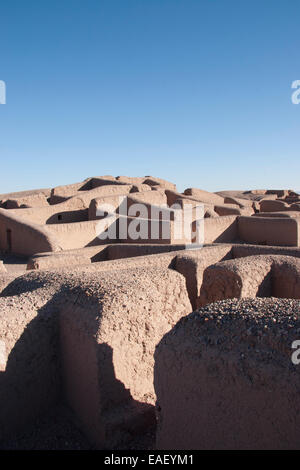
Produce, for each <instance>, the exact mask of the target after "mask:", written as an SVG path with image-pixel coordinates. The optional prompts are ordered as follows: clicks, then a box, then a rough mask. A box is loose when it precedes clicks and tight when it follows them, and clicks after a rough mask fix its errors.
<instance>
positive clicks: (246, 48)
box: [0, 0, 300, 193]
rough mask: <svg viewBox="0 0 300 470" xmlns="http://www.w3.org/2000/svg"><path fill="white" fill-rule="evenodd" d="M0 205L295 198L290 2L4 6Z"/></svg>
mask: <svg viewBox="0 0 300 470" xmlns="http://www.w3.org/2000/svg"><path fill="white" fill-rule="evenodd" d="M0 17H1V27H0V51H1V54H0V80H4V81H5V82H6V85H7V104H6V105H0V155H1V185H0V193H3V192H8V191H17V190H23V189H30V188H34V187H49V186H55V185H59V184H66V183H72V182H75V181H80V180H82V179H84V178H86V177H89V176H92V175H101V174H113V175H115V176H117V175H136V176H142V175H154V176H160V177H162V178H166V179H169V180H171V181H174V182H175V183H177V184H178V187H179V189H180V190H183V189H184V187H189V186H194V187H195V186H197V187H201V188H204V189H207V190H211V191H218V190H221V189H249V188H260V187H273V188H275V187H293V188H294V189H300V182H299V181H298V180H299V174H300V158H299V153H300V152H299V135H300V105H298V106H297V105H293V104H292V102H291V94H292V90H291V84H292V82H293V81H294V80H300V35H299V31H300V1H299V0H251V1H250V0H247V1H246V0H226V1H225V0H80V1H79V0H52V1H49V0H28V1H26V0H3V1H2V2H1V5H0Z"/></svg>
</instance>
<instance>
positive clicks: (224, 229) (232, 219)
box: [204, 215, 251, 243]
mask: <svg viewBox="0 0 300 470" xmlns="http://www.w3.org/2000/svg"><path fill="white" fill-rule="evenodd" d="M250 218H251V217H250ZM237 240H238V222H237V216H236V215H228V216H220V217H212V218H206V219H204V241H205V243H214V242H217V243H230V242H233V241H237Z"/></svg>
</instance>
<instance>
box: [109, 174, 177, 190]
mask: <svg viewBox="0 0 300 470" xmlns="http://www.w3.org/2000/svg"><path fill="white" fill-rule="evenodd" d="M116 179H117V181H120V182H123V183H127V184H147V185H148V186H151V187H157V186H160V187H162V188H165V189H171V190H174V191H176V185H175V184H173V183H170V182H169V181H167V180H164V179H162V178H156V177H153V176H142V177H131V176H117V178H116Z"/></svg>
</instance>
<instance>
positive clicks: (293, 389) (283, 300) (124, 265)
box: [0, 176, 300, 450]
mask: <svg viewBox="0 0 300 470" xmlns="http://www.w3.org/2000/svg"><path fill="white" fill-rule="evenodd" d="M120 197H126V202H127V205H126V207H127V209H126V210H127V212H126V213H125V214H124V213H121V210H120V206H118V204H119V202H120ZM137 203H140V204H143V206H144V207H145V210H146V216H145V214H144V215H143V221H144V222H145V221H146V224H148V225H149V226H150V225H151V224H152V222H153V219H152V218H151V217H152V214H153V212H152V208H153V207H155V208H157V209H158V210H159V211H160V216H159V219H158V220H157V221H156V222H157V223H158V227H159V233H160V235H159V237H158V238H156V239H153V238H151V237H141V238H139V239H135V240H133V239H131V238H130V237H127V238H126V237H125V238H124V237H123V236H122V237H121V229H120V227H121V225H120V224H121V222H124V220H125V223H126V224H128V223H129V222H132V221H133V222H134V223H135V222H138V221H139V218H140V219H141V215H137V214H135V215H133V214H132V213H131V212H130V207H132V205H133V204H137ZM103 204H108V205H113V206H114V207H116V217H115V219H114V221H113V222H112V224H114V228H115V233H116V238H115V239H101V238H100V237H99V236H98V235H99V234H98V232H97V227H98V226H99V225H98V224H99V221H100V220H102V219H103V217H104V216H103V217H102V219H101V216H99V208H101V207H102V205H103ZM174 204H177V205H178V206H179V207H181V208H182V210H183V209H184V208H185V207H186V206H187V205H189V206H191V207H196V206H197V205H201V206H202V207H203V220H202V224H203V236H204V238H203V243H202V245H201V246H199V245H197V244H195V246H193V243H191V244H188V243H187V240H186V239H185V238H184V237H183V238H182V239H177V238H176V237H175V236H174V211H173V209H172V207H173V205H174ZM0 206H1V208H0V250H1V260H2V261H1V263H0V286H1V298H0V304H1V317H0V401H1V407H0V447H1V445H2V447H3V446H5V445H4V444H3V443H5V442H11V440H12V439H16V438H17V437H16V436H19V435H22V433H24V430H26V429H29V428H30V427H31V426H33V425H34V423H35V422H36V421H37V420H38V419H40V418H41V417H43V416H46V415H48V413H49V412H50V411H51V410H56V409H57V407H59V406H64V407H66V408H67V409H68V410H69V412H70V416H71V419H72V420H74V422H75V423H76V426H77V427H78V428H79V429H80V430H81V432H82V433H83V435H84V436H86V438H87V440H88V442H89V443H91V445H92V446H93V447H94V448H98V449H118V448H123V449H124V448H125V449H130V448H147V446H152V447H150V448H157V449H166V450H169V449H252V448H255V449H256V448H257V449H295V448H297V449H299V448H300V393H299V392H300V364H299V366H298V365H297V363H294V362H293V361H292V360H291V356H292V354H293V348H292V344H293V343H294V342H295V341H297V340H299V341H300V316H299V313H300V300H299V299H300V259H299V258H300V196H299V195H298V194H297V193H296V192H294V191H292V190H261V191H260V190H253V191H245V192H242V191H224V192H219V193H210V192H207V191H204V190H201V189H197V188H188V189H186V190H185V191H184V192H183V193H179V192H178V191H177V190H176V186H175V185H174V184H173V183H170V182H168V181H165V180H162V179H160V178H155V177H151V176H146V177H138V178H134V177H125V176H118V177H113V176H100V177H92V178H88V179H86V180H84V181H83V182H81V183H76V184H69V185H66V186H59V187H55V188H52V189H40V190H33V191H24V192H19V193H11V194H2V195H0ZM107 215H109V214H105V216H107ZM198 222H199V221H198V220H196V219H195V220H192V224H191V231H192V229H193V227H194V226H195V224H197V223H198ZM148 225H147V226H148ZM164 227H167V229H168V230H169V231H168V233H169V235H168V237H167V238H166V237H165V238H163V237H162V236H161V233H162V231H163V229H164ZM145 436H150V438H149V439H150V440H148V441H147V439H146V438H145V440H144V437H145ZM151 436H152V437H151ZM153 437H154V438H155V442H152V441H151V439H152V438H153Z"/></svg>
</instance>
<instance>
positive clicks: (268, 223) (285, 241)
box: [238, 216, 300, 246]
mask: <svg viewBox="0 0 300 470" xmlns="http://www.w3.org/2000/svg"><path fill="white" fill-rule="evenodd" d="M238 234H239V238H240V239H241V240H243V241H245V242H248V243H256V244H265V245H275V246H276V245H277V246H299V245H300V238H299V219H290V218H284V217H279V218H276V217H255V216H254V217H244V216H240V217H239V218H238Z"/></svg>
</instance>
